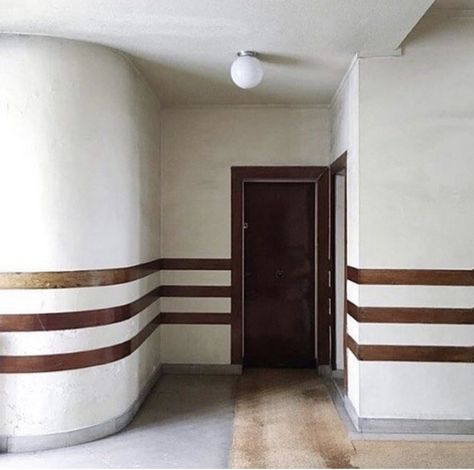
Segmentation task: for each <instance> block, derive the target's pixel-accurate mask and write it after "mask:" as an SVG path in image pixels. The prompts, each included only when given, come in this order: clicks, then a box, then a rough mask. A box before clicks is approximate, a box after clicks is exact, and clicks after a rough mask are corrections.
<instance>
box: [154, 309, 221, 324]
mask: <svg viewBox="0 0 474 470" xmlns="http://www.w3.org/2000/svg"><path fill="white" fill-rule="evenodd" d="M161 323H162V324H172V325H230V313H187V312H161Z"/></svg>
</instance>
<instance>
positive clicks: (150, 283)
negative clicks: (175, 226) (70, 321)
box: [0, 36, 160, 436]
mask: <svg viewBox="0 0 474 470" xmlns="http://www.w3.org/2000/svg"><path fill="white" fill-rule="evenodd" d="M0 70H1V71H2V72H1V74H0V133H1V134H0V153H1V155H2V158H1V159H0V201H1V203H0V208H1V217H2V230H1V231H0V271H14V272H15V271H62V270H79V269H100V268H118V267H124V266H130V265H135V264H138V263H141V262H146V261H151V260H153V259H156V258H158V257H159V256H160V239H159V229H160V224H159V222H160V195H159V183H160V163H159V149H160V111H159V103H158V101H157V99H156V98H155V96H154V95H153V93H152V92H151V91H150V89H149V88H148V86H147V85H146V83H145V81H144V80H143V79H142V77H141V76H140V75H139V74H138V73H137V72H136V70H135V69H134V68H133V67H132V66H131V65H130V63H129V62H128V60H126V59H125V58H124V57H123V56H122V55H119V54H117V53H116V52H114V51H112V50H110V49H107V48H104V47H100V46H96V45H92V44H87V43H79V42H73V41H67V40H58V39H50V38H39V37H26V36H22V37H5V36H4V37H2V38H1V39H0ZM158 284H159V275H151V276H148V277H147V278H144V279H141V280H138V281H134V282H131V283H126V284H121V285H115V286H106V287H83V288H72V289H45V290H41V289H39V290H36V289H35V290H27V289H23V290H21V289H20V290H12V291H9V290H2V291H0V311H1V313H2V314H9V313H28V312H31V313H40V312H44V313H53V312H64V311H71V312H74V311H77V310H86V309H96V308H103V307H111V306H117V305H122V304H125V303H129V302H132V301H134V300H136V299H138V298H139V297H141V296H143V295H144V294H146V293H147V292H149V291H150V290H152V289H153V288H154V287H156V286H157V285H158ZM157 313H158V305H157V304H154V305H152V306H150V307H148V308H147V309H146V310H144V311H143V312H142V313H141V314H140V315H139V316H137V317H135V318H134V319H131V320H127V321H124V322H121V323H117V324H114V325H108V326H104V327H94V328H86V329H83V330H65V331H46V332H25V333H21V332H19V333H1V334H0V354H5V355H29V354H32V355H35V354H55V353H63V352H71V351H82V350H89V349H94V348H100V347H103V346H110V345H113V344H117V343H119V342H121V341H125V340H127V339H130V338H131V337H133V336H134V335H135V334H136V333H137V332H138V331H139V330H140V329H141V328H142V327H143V326H144V325H145V324H146V323H148V322H149V321H150V320H151V319H152V318H153V316H155V315H156V314H157ZM158 337H159V332H158V331H157V332H155V333H154V334H153V335H152V336H151V337H150V338H148V340H147V341H146V342H145V343H144V344H143V345H142V346H141V347H140V348H139V349H138V350H137V351H136V352H135V353H133V354H132V355H131V356H128V357H127V358H125V359H123V360H120V361H117V362H114V363H111V364H106V365H103V366H97V367H90V368H85V369H78V370H71V371H63V372H51V373H26V374H0V436H5V435H38V434H49V433H58V432H63V431H70V430H74V429H78V428H83V427H87V426H91V425H94V424H99V423H102V422H104V421H107V420H109V419H111V418H114V417H116V416H118V415H120V414H122V413H123V412H125V411H126V410H127V409H128V407H129V406H130V405H131V404H132V403H133V401H134V400H135V399H136V398H137V396H138V393H139V391H140V390H141V389H142V388H143V386H144V384H145V383H146V381H147V380H149V378H150V377H151V375H152V373H153V372H154V371H155V370H156V368H157V367H158V365H159V341H158Z"/></svg>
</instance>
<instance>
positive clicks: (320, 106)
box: [161, 103, 329, 111]
mask: <svg viewBox="0 0 474 470" xmlns="http://www.w3.org/2000/svg"><path fill="white" fill-rule="evenodd" d="M161 109H162V110H163V111H168V110H170V111H173V110H179V109H182V110H185V109H188V110H201V109H242V110H245V109H320V110H328V109H329V104H324V103H321V104H189V105H184V104H183V105H180V104H175V105H165V106H162V108H161Z"/></svg>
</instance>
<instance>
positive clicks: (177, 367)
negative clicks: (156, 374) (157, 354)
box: [163, 364, 242, 375]
mask: <svg viewBox="0 0 474 470" xmlns="http://www.w3.org/2000/svg"><path fill="white" fill-rule="evenodd" d="M163 374H186V375H242V366H241V365H240V364H163Z"/></svg>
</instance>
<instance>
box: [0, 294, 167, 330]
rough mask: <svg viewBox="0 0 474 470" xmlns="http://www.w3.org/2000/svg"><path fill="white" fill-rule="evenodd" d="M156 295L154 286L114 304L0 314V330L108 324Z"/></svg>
mask: <svg viewBox="0 0 474 470" xmlns="http://www.w3.org/2000/svg"><path fill="white" fill-rule="evenodd" d="M159 297H160V288H159V287H158V288H156V289H154V290H152V291H151V292H149V293H148V294H146V295H144V296H143V297H141V298H140V299H138V300H136V301H135V302H132V303H130V304H127V305H121V306H118V307H110V308H101V309H96V310H83V311H78V312H58V313H19V314H0V331H2V332H6V331H10V332H12V331H52V330H70V329H77V328H89V327H93V326H102V325H109V324H111V323H118V322H121V321H124V320H128V319H129V318H132V317H134V316H135V315H138V314H139V313H140V312H141V311H142V310H144V309H145V308H147V307H148V306H150V305H151V304H152V303H153V302H155V301H156V300H158V299H159Z"/></svg>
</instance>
